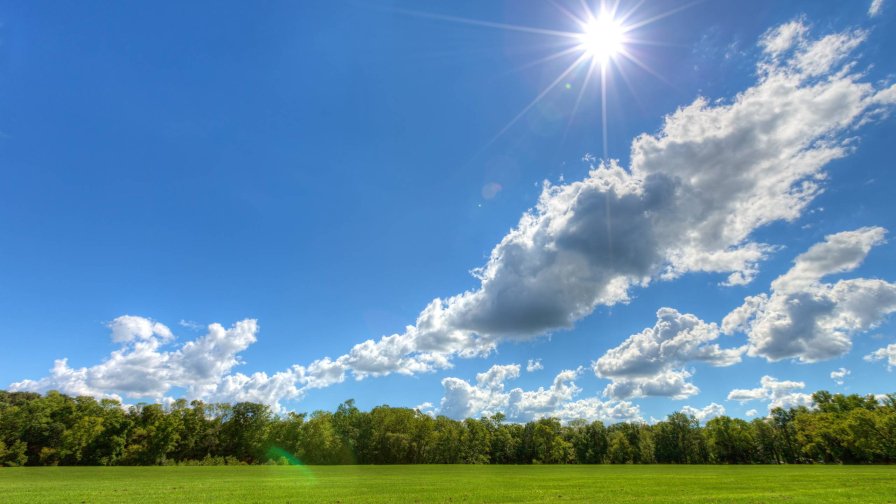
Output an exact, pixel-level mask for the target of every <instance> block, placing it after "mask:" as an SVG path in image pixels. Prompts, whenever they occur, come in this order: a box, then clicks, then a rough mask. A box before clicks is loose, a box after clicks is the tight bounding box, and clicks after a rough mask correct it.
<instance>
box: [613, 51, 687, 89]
mask: <svg viewBox="0 0 896 504" xmlns="http://www.w3.org/2000/svg"><path fill="white" fill-rule="evenodd" d="M619 54H620V55H621V56H623V57H625V58H626V59H627V60H629V61H631V62H632V63H634V64H635V65H638V66H639V67H640V68H641V69H642V70H644V71H645V72H647V73H649V74H650V75H653V76H654V77H656V78H657V79H659V80H660V81H662V82H664V83H666V84H668V85H669V86H671V87H673V88H674V87H675V86H673V85H672V83H671V82H670V81H669V79H667V78H665V77H663V76H662V75H660V74H659V73H657V71H656V70H654V69H652V68H650V67H649V66H647V65H646V64H644V62H642V61H641V60H640V59H638V58H637V57H636V56H635V55H634V54H632V53H631V51H626V50H622V51H619Z"/></svg>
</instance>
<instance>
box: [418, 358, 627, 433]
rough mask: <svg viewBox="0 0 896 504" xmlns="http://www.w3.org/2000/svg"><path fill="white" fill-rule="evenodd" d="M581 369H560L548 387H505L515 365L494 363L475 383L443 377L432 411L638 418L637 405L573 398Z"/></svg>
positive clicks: (515, 417)
mask: <svg viewBox="0 0 896 504" xmlns="http://www.w3.org/2000/svg"><path fill="white" fill-rule="evenodd" d="M580 372H581V370H580V369H576V370H565V371H561V372H560V373H559V374H557V376H555V377H554V380H553V382H552V383H551V386H550V387H548V388H543V387H540V388H538V389H537V390H523V389H521V388H514V389H511V390H506V389H505V382H507V381H509V380H512V379H515V378H518V377H519V375H520V366H519V365H517V364H510V365H495V366H492V367H491V368H490V369H489V370H488V371H485V372H484V373H479V374H477V375H476V382H475V383H470V382H467V381H465V380H462V379H460V378H453V377H449V378H445V379H443V380H442V387H443V388H444V389H445V395H444V397H442V400H441V402H440V403H439V407H438V408H437V409H435V410H433V411H432V413H438V414H441V415H446V416H449V417H452V418H471V417H472V418H476V417H482V416H491V415H493V414H495V413H503V414H504V415H505V416H506V417H507V419H508V420H510V421H513V422H527V421H529V420H533V419H537V418H543V417H556V418H560V419H561V420H563V421H570V420H575V419H580V418H583V419H586V420H601V421H605V422H622V421H634V420H640V419H641V414H640V410H639V408H638V407H637V406H635V405H633V404H631V403H629V402H626V401H606V402H605V401H601V400H599V399H597V398H594V397H592V398H585V399H578V400H575V399H574V398H575V397H576V396H577V395H578V394H579V393H580V392H581V388H579V387H578V386H577V385H576V384H575V381H574V380H575V379H576V377H577V376H578V375H579V374H580Z"/></svg>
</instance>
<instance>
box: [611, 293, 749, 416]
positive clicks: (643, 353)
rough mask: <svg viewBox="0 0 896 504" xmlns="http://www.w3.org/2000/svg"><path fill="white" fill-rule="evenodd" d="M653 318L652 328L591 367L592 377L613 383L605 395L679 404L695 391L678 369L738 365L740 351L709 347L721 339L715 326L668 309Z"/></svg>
mask: <svg viewBox="0 0 896 504" xmlns="http://www.w3.org/2000/svg"><path fill="white" fill-rule="evenodd" d="M656 317H657V321H656V324H655V325H654V326H653V327H648V328H646V329H644V330H643V331H641V332H640V333H637V334H633V335H631V336H629V338H628V339H626V340H625V341H623V342H622V344H620V345H619V346H617V347H615V348H611V349H610V350H607V352H606V353H605V354H604V355H603V356H602V357H600V358H599V359H598V360H597V361H595V362H594V364H593V368H594V372H595V374H596V375H597V376H599V377H601V378H609V379H611V380H612V383H611V384H609V385H608V386H607V388H606V389H605V390H604V393H605V394H606V395H608V396H611V397H615V398H628V397H640V396H655V395H659V396H671V397H674V398H677V399H681V398H685V397H688V396H691V395H694V394H696V393H698V392H699V389H698V388H697V387H696V386H695V385H694V384H692V383H689V382H688V381H687V380H688V378H690V376H691V373H690V372H688V371H685V370H683V369H680V368H682V367H683V366H684V365H685V364H687V363H689V362H705V363H708V364H710V365H713V366H730V365H732V364H735V363H737V362H740V360H741V357H740V356H741V354H742V353H743V349H741V348H732V349H722V348H720V347H719V345H718V344H715V343H712V342H713V341H715V340H716V338H718V337H719V334H720V331H719V328H718V326H717V325H716V324H712V323H706V322H704V321H702V320H700V319H699V318H697V317H696V316H694V315H691V314H681V313H679V312H678V311H677V310H674V309H672V308H661V309H660V310H659V311H657V313H656Z"/></svg>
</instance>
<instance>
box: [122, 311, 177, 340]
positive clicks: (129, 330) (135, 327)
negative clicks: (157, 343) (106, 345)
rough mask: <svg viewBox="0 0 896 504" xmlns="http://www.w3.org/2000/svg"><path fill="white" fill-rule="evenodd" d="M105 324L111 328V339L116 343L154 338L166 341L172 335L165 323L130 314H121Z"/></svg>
mask: <svg viewBox="0 0 896 504" xmlns="http://www.w3.org/2000/svg"><path fill="white" fill-rule="evenodd" d="M107 326H108V327H109V329H111V330H112V341H114V342H116V343H127V342H129V341H134V340H151V339H154V338H155V339H159V340H162V341H166V340H170V339H171V338H172V337H173V335H172V334H171V330H170V329H168V327H167V326H166V325H164V324H160V323H158V322H155V321H153V320H151V319H148V318H143V317H135V316H132V315H122V316H120V317H118V318H116V319H115V320H113V321H112V322H109V323H108V324H107Z"/></svg>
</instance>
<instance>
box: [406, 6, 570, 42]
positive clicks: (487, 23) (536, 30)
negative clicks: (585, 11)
mask: <svg viewBox="0 0 896 504" xmlns="http://www.w3.org/2000/svg"><path fill="white" fill-rule="evenodd" d="M392 10H393V12H397V13H399V14H405V15H408V16H414V17H420V18H425V19H436V20H439V21H452V22H455V23H461V24H466V25H470V26H482V27H485V28H499V29H502V30H509V31H519V32H525V33H535V34H538V35H552V36H555V37H565V38H576V36H578V34H577V33H573V32H566V31H560V30H549V29H546V28H534V27H531V26H520V25H513V24H507V23H495V22H493V21H481V20H478V19H469V18H463V17H458V16H448V15H446V14H433V13H431V12H422V11H415V10H410V9H398V8H395V9H392Z"/></svg>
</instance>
